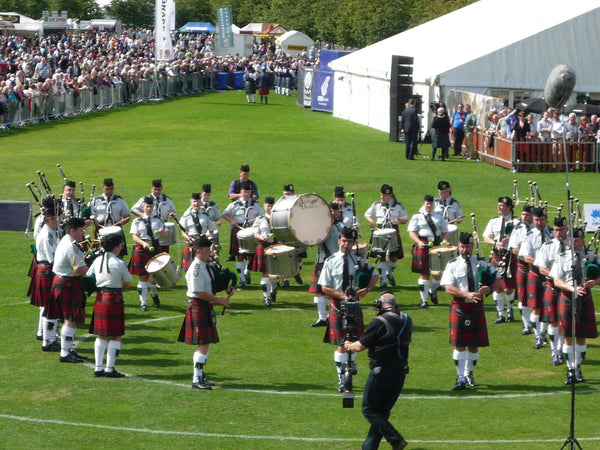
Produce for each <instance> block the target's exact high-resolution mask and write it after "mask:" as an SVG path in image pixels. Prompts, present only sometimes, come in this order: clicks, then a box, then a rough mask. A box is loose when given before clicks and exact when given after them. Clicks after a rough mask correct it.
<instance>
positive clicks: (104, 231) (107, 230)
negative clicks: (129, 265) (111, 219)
mask: <svg viewBox="0 0 600 450" xmlns="http://www.w3.org/2000/svg"><path fill="white" fill-rule="evenodd" d="M111 234H119V235H121V238H122V239H123V242H125V233H123V228H121V227H118V226H116V225H115V226H112V227H102V228H99V229H98V238H99V239H100V240H103V239H105V238H106V237H107V236H110V235H111Z"/></svg>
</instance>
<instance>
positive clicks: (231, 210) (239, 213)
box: [223, 198, 265, 225]
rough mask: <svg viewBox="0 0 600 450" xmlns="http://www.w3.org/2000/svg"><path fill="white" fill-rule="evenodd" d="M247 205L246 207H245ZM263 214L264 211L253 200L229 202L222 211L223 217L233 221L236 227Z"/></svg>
mask: <svg viewBox="0 0 600 450" xmlns="http://www.w3.org/2000/svg"><path fill="white" fill-rule="evenodd" d="M246 203H248V206H246ZM264 214H265V210H264V209H262V206H260V204H259V203H258V202H257V201H256V200H255V199H250V200H247V201H246V200H242V199H241V198H240V199H238V200H236V201H235V202H231V203H230V204H229V205H227V208H225V211H223V215H224V216H225V215H227V216H229V217H231V218H232V219H234V220H235V222H236V223H237V224H238V225H243V224H244V222H246V221H248V220H252V219H254V218H256V217H258V216H263V215H264Z"/></svg>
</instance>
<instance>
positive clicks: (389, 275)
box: [387, 272, 396, 287]
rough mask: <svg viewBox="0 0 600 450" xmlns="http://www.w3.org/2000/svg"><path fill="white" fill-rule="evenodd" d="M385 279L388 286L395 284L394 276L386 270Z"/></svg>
mask: <svg viewBox="0 0 600 450" xmlns="http://www.w3.org/2000/svg"><path fill="white" fill-rule="evenodd" d="M387 279H388V281H389V282H390V286H392V287H393V286H396V279H395V278H394V275H393V274H392V272H388V274H387Z"/></svg>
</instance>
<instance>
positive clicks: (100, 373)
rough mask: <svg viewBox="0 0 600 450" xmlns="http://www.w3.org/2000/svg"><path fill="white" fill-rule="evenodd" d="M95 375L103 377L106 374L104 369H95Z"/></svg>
mask: <svg viewBox="0 0 600 450" xmlns="http://www.w3.org/2000/svg"><path fill="white" fill-rule="evenodd" d="M94 376H95V377H96V378H100V377H103V376H104V370H96V371H94Z"/></svg>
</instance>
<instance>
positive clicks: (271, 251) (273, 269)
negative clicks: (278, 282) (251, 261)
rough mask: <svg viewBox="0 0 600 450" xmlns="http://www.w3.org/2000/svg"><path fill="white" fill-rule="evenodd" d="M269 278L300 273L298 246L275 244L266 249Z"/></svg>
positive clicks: (289, 276) (288, 276) (286, 276)
mask: <svg viewBox="0 0 600 450" xmlns="http://www.w3.org/2000/svg"><path fill="white" fill-rule="evenodd" d="M265 256H266V257H267V273H268V274H269V278H291V277H293V276H296V275H298V273H300V269H299V268H298V259H297V258H296V248H295V247H290V246H288V245H283V244H275V245H271V246H270V247H267V249H266V250H265Z"/></svg>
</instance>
